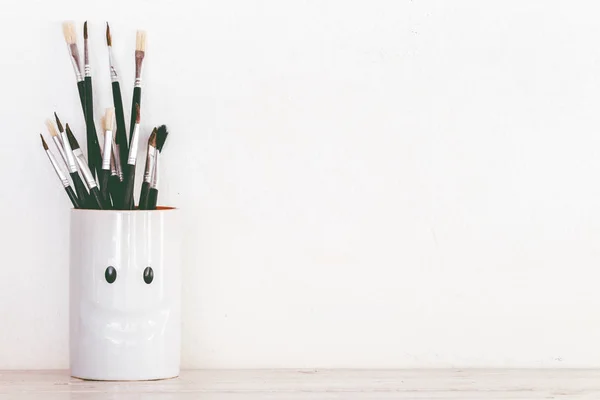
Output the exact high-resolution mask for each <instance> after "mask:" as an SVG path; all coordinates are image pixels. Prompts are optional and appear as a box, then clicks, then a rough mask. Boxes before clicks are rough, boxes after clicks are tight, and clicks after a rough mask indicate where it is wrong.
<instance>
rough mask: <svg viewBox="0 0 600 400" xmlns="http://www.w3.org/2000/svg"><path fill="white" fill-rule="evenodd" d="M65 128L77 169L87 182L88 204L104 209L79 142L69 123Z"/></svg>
mask: <svg viewBox="0 0 600 400" xmlns="http://www.w3.org/2000/svg"><path fill="white" fill-rule="evenodd" d="M66 128H67V129H66V130H67V138H68V140H69V144H70V145H71V149H72V150H73V155H74V156H75V160H76V161H77V165H78V166H79V170H80V171H81V172H82V174H83V177H84V178H85V181H86V182H87V185H88V187H89V188H90V200H89V205H90V206H91V207H92V208H96V209H100V210H104V204H103V201H102V195H101V194H100V190H99V189H98V185H97V184H96V180H95V179H94V174H93V173H92V171H91V170H90V168H89V166H88V164H87V161H86V159H85V156H84V155H83V152H82V151H81V149H80V148H79V143H78V142H77V139H75V136H74V135H73V132H71V128H69V124H67V125H66Z"/></svg>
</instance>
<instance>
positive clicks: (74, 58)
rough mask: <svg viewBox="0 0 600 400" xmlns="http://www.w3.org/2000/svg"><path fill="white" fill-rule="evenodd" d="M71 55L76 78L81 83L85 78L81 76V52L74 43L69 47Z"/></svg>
mask: <svg viewBox="0 0 600 400" xmlns="http://www.w3.org/2000/svg"><path fill="white" fill-rule="evenodd" d="M69 55H70V56H71V64H73V71H75V77H77V81H78V82H81V81H82V80H83V76H82V75H81V65H80V64H81V63H80V61H79V50H78V49H77V44H75V43H73V44H70V45H69Z"/></svg>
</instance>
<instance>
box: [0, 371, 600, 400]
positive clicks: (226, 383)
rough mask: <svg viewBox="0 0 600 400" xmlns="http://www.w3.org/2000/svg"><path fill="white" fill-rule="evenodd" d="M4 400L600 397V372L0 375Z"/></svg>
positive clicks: (0, 393) (230, 372)
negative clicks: (146, 377) (134, 377)
mask: <svg viewBox="0 0 600 400" xmlns="http://www.w3.org/2000/svg"><path fill="white" fill-rule="evenodd" d="M0 398H1V399H4V398H6V399H13V398H19V399H25V400H28V399H50V400H55V399H56V400H62V399H82V400H95V399H126V400H128V399H150V400H154V399H161V400H162V399H177V400H179V399H181V400H187V399H211V400H213V399H214V400H253V399H292V400H294V399H350V400H352V399H355V400H362V399H392V398H394V399H542V398H557V399H558V398H570V399H592V398H595V399H597V398H600V370H567V369H564V370H195V371H184V372H182V374H181V376H180V377H179V378H177V379H170V380H163V381H153V382H93V381H82V380H79V379H74V378H71V377H69V375H68V372H67V371H0Z"/></svg>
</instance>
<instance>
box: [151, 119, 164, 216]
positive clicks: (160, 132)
mask: <svg viewBox="0 0 600 400" xmlns="http://www.w3.org/2000/svg"><path fill="white" fill-rule="evenodd" d="M168 135H169V131H168V130H167V127H166V126H165V125H161V126H159V127H158V129H157V131H156V156H155V159H154V171H153V172H152V178H151V182H150V190H149V191H148V201H147V209H148V210H156V204H157V202H158V178H159V168H158V160H159V159H160V154H161V153H162V149H163V146H164V145H165V142H166V141H167V136H168Z"/></svg>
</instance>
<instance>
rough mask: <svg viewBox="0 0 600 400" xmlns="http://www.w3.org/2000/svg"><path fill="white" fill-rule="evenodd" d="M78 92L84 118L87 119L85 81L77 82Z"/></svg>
mask: <svg viewBox="0 0 600 400" xmlns="http://www.w3.org/2000/svg"><path fill="white" fill-rule="evenodd" d="M77 90H78V91H79V101H80V102H81V110H82V111H83V118H85V83H84V82H83V81H79V82H77Z"/></svg>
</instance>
